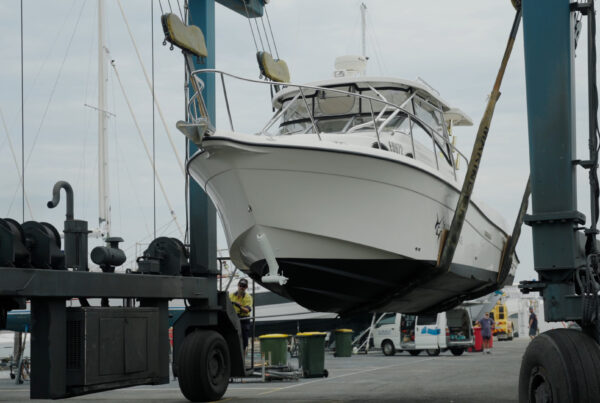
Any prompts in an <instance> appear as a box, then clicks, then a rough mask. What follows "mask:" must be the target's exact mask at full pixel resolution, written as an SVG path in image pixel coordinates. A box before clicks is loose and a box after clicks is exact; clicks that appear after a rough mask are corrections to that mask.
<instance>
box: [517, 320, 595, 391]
mask: <svg viewBox="0 0 600 403" xmlns="http://www.w3.org/2000/svg"><path fill="white" fill-rule="evenodd" d="M598 396H600V346H598V344H597V343H596V342H595V341H594V340H593V339H592V338H590V337H589V336H587V335H586V334H584V333H582V332H580V331H577V330H573V329H554V330H550V331H548V332H544V333H542V334H540V335H539V336H537V337H536V338H534V339H533V340H532V341H531V343H529V346H528V347H527V350H525V354H524V355H523V359H522V361H521V371H520V374H519V402H521V403H524V402H536V403H537V402H594V401H598Z"/></svg>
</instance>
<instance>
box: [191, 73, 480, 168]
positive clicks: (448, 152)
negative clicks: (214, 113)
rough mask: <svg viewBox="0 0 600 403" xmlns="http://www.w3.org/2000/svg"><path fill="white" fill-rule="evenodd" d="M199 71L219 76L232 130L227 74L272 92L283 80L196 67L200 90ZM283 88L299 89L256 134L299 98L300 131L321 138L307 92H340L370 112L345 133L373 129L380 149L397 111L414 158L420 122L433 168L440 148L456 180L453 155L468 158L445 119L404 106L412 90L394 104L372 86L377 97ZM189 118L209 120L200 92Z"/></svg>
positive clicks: (411, 99) (298, 86) (299, 87)
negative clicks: (434, 121) (431, 120)
mask: <svg viewBox="0 0 600 403" xmlns="http://www.w3.org/2000/svg"><path fill="white" fill-rule="evenodd" d="M201 74H214V75H215V76H219V78H220V81H221V87H222V90H223V96H224V100H225V106H226V109H227V118H228V121H229V126H230V128H231V131H235V129H234V121H233V117H232V113H231V104H230V102H229V96H228V93H227V85H226V83H225V78H226V77H230V78H233V79H236V80H240V81H245V82H249V83H255V84H260V85H267V86H271V87H274V89H275V92H277V90H279V89H280V88H281V87H282V83H276V82H270V81H262V80H254V79H249V78H244V77H239V76H236V75H234V74H230V73H227V72H224V71H221V70H217V69H200V70H195V71H193V72H192V77H193V79H194V80H196V83H197V85H196V87H197V88H199V89H200V91H202V90H203V88H204V82H203V80H202V79H201V78H200V75H201ZM285 87H286V88H295V89H297V90H298V91H297V93H295V91H291V94H292V98H291V100H290V101H286V102H287V104H286V105H283V104H282V108H280V109H279V110H277V111H276V113H275V114H274V115H273V116H272V117H271V119H270V120H269V121H268V122H267V124H266V125H265V126H264V127H263V128H262V129H261V130H260V131H259V132H258V134H260V135H266V136H273V135H272V134H270V133H269V132H268V131H269V129H271V127H272V126H273V125H275V123H277V122H278V121H279V120H280V119H281V118H282V117H284V116H285V113H286V112H287V111H288V110H289V108H291V107H292V106H293V105H296V102H297V101H298V100H299V99H302V104H303V105H304V107H305V109H306V116H307V117H306V118H305V120H306V121H307V122H308V121H309V122H310V126H309V127H307V128H306V129H305V130H304V131H303V133H310V132H311V130H312V132H314V133H315V134H316V135H317V137H318V139H319V140H320V141H323V136H322V134H323V133H322V132H320V130H319V126H318V121H319V119H322V118H323V116H320V117H319V116H315V114H314V111H313V109H312V108H311V107H310V104H312V102H314V100H313V101H312V102H310V103H309V101H308V95H307V91H309V92H314V95H310V96H311V97H313V99H314V98H316V97H317V94H318V93H319V92H320V93H323V94H325V93H333V94H339V95H343V96H348V97H354V98H357V99H360V100H364V101H365V102H366V104H368V105H369V108H368V109H369V110H367V111H366V114H367V115H370V117H371V120H370V121H367V122H363V123H359V124H356V125H351V122H349V124H350V127H345V128H344V132H345V133H354V132H357V131H360V130H364V129H368V128H370V127H372V128H373V131H374V132H375V136H376V139H377V144H378V146H379V148H380V149H382V148H383V147H382V146H383V143H382V141H381V134H382V133H383V132H384V130H385V129H386V128H387V127H388V126H389V125H390V124H391V122H393V120H394V119H395V118H396V117H398V116H399V115H400V114H402V115H404V116H406V118H407V119H408V127H409V133H405V134H408V135H409V136H410V143H411V148H412V157H413V158H414V159H416V160H419V159H420V156H419V153H418V152H417V147H415V140H414V135H413V128H414V126H415V125H419V126H421V127H422V128H424V130H425V132H426V133H427V134H428V135H429V136H430V137H431V142H432V148H433V155H434V159H435V167H436V168H437V169H438V170H440V162H439V155H438V151H440V152H441V153H442V154H443V155H445V156H446V157H447V159H448V160H449V165H450V166H451V169H452V172H453V175H454V177H455V179H457V174H456V170H457V166H458V161H457V160H456V159H455V158H457V159H463V160H464V161H465V164H468V162H469V161H468V158H467V157H466V156H465V155H464V154H463V153H461V152H460V150H458V149H457V148H456V146H455V145H454V144H453V143H452V142H451V141H450V140H449V136H448V132H447V128H446V125H445V122H442V124H441V128H442V129H441V130H438V129H436V128H434V127H432V126H431V125H429V124H428V123H427V122H425V121H424V120H423V119H421V118H420V117H419V116H417V115H416V114H415V113H413V112H412V111H410V110H408V109H407V108H406V106H407V105H408V104H409V103H412V104H413V110H414V99H415V95H416V93H414V92H413V93H412V94H410V96H409V97H408V98H407V99H406V100H404V101H403V102H402V104H400V105H396V104H394V103H391V102H389V101H388V100H387V99H386V98H385V97H384V96H383V95H382V94H381V93H380V92H379V91H377V90H376V89H375V88H373V87H370V89H371V90H372V91H373V92H374V93H375V94H377V95H378V98H376V97H372V96H369V95H363V94H359V93H355V92H349V91H344V90H340V89H337V88H327V87H318V86H312V85H304V84H291V83H286V84H285ZM422 101H423V102H425V103H427V104H428V106H429V107H430V108H433V109H435V110H437V112H438V113H439V116H443V111H441V110H440V109H439V108H438V107H437V106H435V105H433V104H431V103H428V102H427V101H424V100H422ZM374 105H376V106H378V107H380V109H379V110H378V112H377V113H375V111H376V109H378V108H374ZM364 114H365V112H363V113H362V115H361V116H363V115H364ZM350 115H356V113H354V114H350ZM188 117H189V120H190V122H191V123H196V122H197V123H201V122H205V121H206V120H208V121H210V119H209V116H208V114H207V112H206V107H205V103H204V100H203V98H202V94H198V93H196V92H193V93H192V94H191V96H190V97H189V99H188ZM329 117H330V118H331V116H329ZM333 117H335V116H333ZM392 131H394V129H392ZM422 145H423V146H426V145H425V144H422ZM386 148H387V147H386ZM455 154H456V157H455ZM421 158H422V157H421ZM465 166H467V165H465Z"/></svg>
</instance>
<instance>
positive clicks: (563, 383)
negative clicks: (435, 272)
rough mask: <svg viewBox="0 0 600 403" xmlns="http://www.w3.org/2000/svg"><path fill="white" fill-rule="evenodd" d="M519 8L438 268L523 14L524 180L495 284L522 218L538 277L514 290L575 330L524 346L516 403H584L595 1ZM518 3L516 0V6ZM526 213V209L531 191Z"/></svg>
mask: <svg viewBox="0 0 600 403" xmlns="http://www.w3.org/2000/svg"><path fill="white" fill-rule="evenodd" d="M512 3H513V6H514V7H515V9H516V10H517V12H516V16H515V20H514V23H513V28H512V30H511V34H510V37H509V41H508V44H507V48H506V51H505V54H504V57H503V60H502V64H501V68H500V71H499V73H498V77H497V79H496V82H495V84H494V88H493V90H492V94H491V95H490V100H489V103H488V106H487V108H486V111H485V114H484V116H483V119H482V122H481V125H480V127H479V131H478V135H477V138H476V140H475V144H474V146H473V153H472V155H471V159H470V163H469V167H468V168H467V173H466V179H465V183H464V184H463V188H462V191H461V195H460V198H459V201H458V204H457V207H456V212H455V216H454V218H453V221H452V224H451V228H450V229H449V230H448V231H447V232H446V233H445V234H443V235H444V238H443V242H442V245H441V248H440V256H439V259H438V268H439V269H441V270H443V269H445V268H447V267H448V266H449V265H450V263H451V261H452V256H453V254H454V250H455V248H456V245H457V244H458V240H459V238H460V232H461V228H462V224H463V223H464V218H465V216H466V209H467V206H468V202H469V198H470V194H471V191H472V188H473V185H474V181H475V176H476V174H477V169H478V166H479V162H480V160H481V155H482V152H483V146H484V143H485V140H486V137H487V134H488V131H489V127H490V123H491V117H492V114H493V110H494V106H495V103H496V101H497V100H498V98H499V96H500V91H499V86H500V82H501V80H502V76H503V74H504V69H505V67H506V62H507V60H508V56H509V55H510V52H511V50H512V46H513V43H514V40H515V37H516V33H517V28H518V25H519V22H520V19H521V16H522V18H523V31H524V33H523V39H524V51H525V73H526V88H527V112H528V126H529V162H530V170H531V173H530V179H529V180H528V183H527V186H526V190H525V193H524V195H523V199H522V202H521V207H520V209H519V213H518V215H517V219H516V222H515V226H514V229H513V233H512V235H511V236H510V237H509V238H508V239H507V242H506V244H505V247H504V251H503V254H502V260H501V262H500V265H499V271H498V279H497V281H496V284H491V285H490V287H488V289H483V290H482V294H485V293H487V292H490V291H493V288H494V286H496V287H497V286H498V285H499V284H501V283H503V282H504V280H505V279H506V275H507V274H508V270H509V269H510V263H511V262H510V261H511V259H512V255H513V252H514V248H515V246H516V243H517V241H518V238H519V234H520V227H521V224H522V223H523V222H525V223H526V224H527V225H530V226H531V227H532V233H533V252H534V265H535V270H536V271H537V272H538V275H539V280H538V281H523V282H521V284H520V285H519V288H520V289H521V291H522V292H524V293H528V292H539V293H540V295H541V296H542V297H543V298H544V314H545V319H546V320H547V321H550V322H557V321H575V322H577V323H578V324H579V325H580V327H581V329H582V330H581V331H579V330H574V329H555V330H551V331H548V332H544V333H542V334H541V335H539V336H538V337H536V338H534V339H533V341H532V342H531V343H530V344H529V346H528V347H527V350H526V351H525V354H524V356H523V359H522V362H521V370H520V374H519V401H520V402H592V401H597V400H598V396H600V347H599V346H598V343H599V342H600V303H599V302H600V300H599V296H598V293H599V292H600V268H599V264H600V251H599V248H598V243H597V240H596V235H597V234H598V229H597V222H598V216H599V210H600V209H599V201H598V198H599V196H600V186H599V183H598V176H597V168H598V152H599V150H600V148H599V143H600V141H599V140H600V139H599V137H600V132H599V131H598V121H597V115H598V90H597V85H596V44H595V37H596V22H595V10H594V2H593V0H587V1H584V2H575V3H571V0H523V1H522V2H521V1H520V0H512ZM521 3H522V4H521ZM583 16H587V17H588V19H587V23H588V24H587V28H588V31H587V34H588V44H587V45H588V46H587V51H588V92H589V94H588V97H589V101H588V103H589V141H588V144H589V154H590V157H589V160H585V161H581V160H575V159H574V156H575V134H576V133H575V96H574V89H575V87H574V83H575V75H574V74H575V70H574V56H575V47H576V45H577V40H578V36H579V32H580V29H581V20H582V17H583ZM577 166H581V167H583V168H584V169H587V170H588V171H589V182H590V198H591V216H592V217H591V224H590V226H589V228H587V227H585V226H584V224H585V221H586V220H585V216H584V215H583V214H582V213H581V212H579V211H577V185H576V176H575V174H576V172H575V170H576V168H577ZM530 192H531V196H532V214H531V215H526V214H525V213H526V211H527V204H528V198H529V193H530Z"/></svg>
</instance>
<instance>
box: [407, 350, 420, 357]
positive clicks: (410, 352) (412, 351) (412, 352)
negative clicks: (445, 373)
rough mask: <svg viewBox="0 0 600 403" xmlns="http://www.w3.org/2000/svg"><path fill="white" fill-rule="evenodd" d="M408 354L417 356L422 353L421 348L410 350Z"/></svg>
mask: <svg viewBox="0 0 600 403" xmlns="http://www.w3.org/2000/svg"><path fill="white" fill-rule="evenodd" d="M408 354H410V355H412V356H415V355H419V354H421V350H408Z"/></svg>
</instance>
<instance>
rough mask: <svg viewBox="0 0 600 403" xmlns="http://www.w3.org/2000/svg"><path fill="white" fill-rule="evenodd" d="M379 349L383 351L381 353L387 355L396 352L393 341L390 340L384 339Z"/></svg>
mask: <svg viewBox="0 0 600 403" xmlns="http://www.w3.org/2000/svg"><path fill="white" fill-rule="evenodd" d="M381 350H382V351H383V355H386V356H388V357H389V356H392V355H394V354H396V347H394V343H392V341H391V340H384V341H383V343H381Z"/></svg>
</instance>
